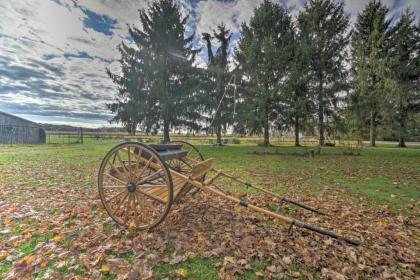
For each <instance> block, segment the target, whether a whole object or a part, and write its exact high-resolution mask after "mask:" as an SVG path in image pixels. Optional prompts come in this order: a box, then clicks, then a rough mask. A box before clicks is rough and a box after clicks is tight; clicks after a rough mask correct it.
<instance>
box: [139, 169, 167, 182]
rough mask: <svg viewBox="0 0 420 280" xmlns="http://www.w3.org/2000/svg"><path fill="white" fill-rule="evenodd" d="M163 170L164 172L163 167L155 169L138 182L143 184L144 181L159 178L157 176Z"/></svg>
mask: <svg viewBox="0 0 420 280" xmlns="http://www.w3.org/2000/svg"><path fill="white" fill-rule="evenodd" d="M161 172H162V169H159V170H158V171H155V172H154V173H152V174H151V175H148V176H146V177H144V178H143V179H142V180H141V181H140V182H139V183H138V184H139V185H141V184H143V183H145V182H147V181H149V180H151V179H154V180H156V179H158V178H159V177H158V178H155V177H156V175H159V174H160V173H161Z"/></svg>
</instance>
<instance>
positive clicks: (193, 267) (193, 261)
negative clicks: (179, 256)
mask: <svg viewBox="0 0 420 280" xmlns="http://www.w3.org/2000/svg"><path fill="white" fill-rule="evenodd" d="M217 261H219V259H217V258H208V259H200V258H190V259H188V260H186V261H185V262H181V263H178V264H176V265H171V264H160V265H158V266H157V267H155V269H154V270H155V272H157V273H159V279H161V278H168V279H177V278H179V277H177V276H176V273H175V271H176V270H177V269H185V270H186V275H185V279H189V278H190V279H197V280H198V279H207V280H218V279H220V278H219V271H218V270H217V268H215V267H214V264H215V263H216V262H217Z"/></svg>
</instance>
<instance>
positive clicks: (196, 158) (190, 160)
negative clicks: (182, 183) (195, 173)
mask: <svg viewBox="0 0 420 280" xmlns="http://www.w3.org/2000/svg"><path fill="white" fill-rule="evenodd" d="M171 143H172V144H179V145H182V149H183V150H185V151H187V155H186V156H185V157H182V158H178V159H172V160H170V161H169V162H168V165H169V166H170V167H171V168H172V169H173V170H175V171H177V172H180V173H184V174H188V173H191V171H192V167H193V166H194V165H195V164H197V163H198V162H201V161H203V160H204V157H203V155H202V154H201V153H200V151H199V150H198V149H197V148H196V147H195V146H194V145H192V144H190V143H188V142H185V141H173V142H171ZM203 179H204V177H203Z"/></svg>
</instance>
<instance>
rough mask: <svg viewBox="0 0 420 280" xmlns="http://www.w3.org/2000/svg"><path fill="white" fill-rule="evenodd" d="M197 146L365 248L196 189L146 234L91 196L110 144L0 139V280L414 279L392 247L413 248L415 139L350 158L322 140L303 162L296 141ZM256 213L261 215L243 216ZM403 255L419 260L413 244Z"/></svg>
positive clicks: (419, 192) (417, 195) (417, 176)
mask: <svg viewBox="0 0 420 280" xmlns="http://www.w3.org/2000/svg"><path fill="white" fill-rule="evenodd" d="M196 143H197V145H198V148H199V149H200V150H201V151H202V153H203V154H204V157H205V158H208V157H213V158H215V165H216V167H217V168H222V169H224V170H226V171H228V172H230V173H231V174H233V175H236V176H241V177H243V178H244V179H246V180H247V181H250V182H253V183H255V184H258V185H261V186H263V187H265V188H268V189H270V190H272V191H274V192H277V193H279V194H282V195H285V196H287V197H291V198H294V199H296V200H299V201H304V202H306V203H308V204H311V205H314V206H316V207H319V208H323V209H325V210H326V211H328V212H330V213H332V215H333V217H331V219H330V220H328V221H327V220H325V219H320V218H317V217H314V216H313V215H312V214H305V213H303V212H302V211H300V210H296V209H294V208H291V207H286V208H285V209H280V211H283V213H290V214H292V215H297V217H298V218H302V219H304V220H306V221H310V222H313V223H315V224H320V225H322V226H324V227H330V228H331V229H337V231H338V232H340V233H343V234H347V235H348V234H353V236H354V237H356V238H358V239H363V240H362V241H364V243H365V244H366V245H365V246H362V248H361V249H353V248H350V247H348V246H347V245H343V244H341V243H338V242H334V243H331V242H330V241H329V239H328V238H324V237H320V236H318V235H316V234H313V233H309V234H308V233H307V232H303V231H302V230H299V229H296V230H295V231H296V233H295V236H294V237H292V238H288V237H287V226H284V225H277V223H275V222H273V221H272V220H270V219H267V218H264V217H261V216H260V215H257V214H255V213H249V211H246V210H243V209H237V207H235V206H233V205H230V204H229V203H226V202H223V201H218V200H212V198H211V197H209V196H208V195H206V194H201V193H200V194H199V195H198V196H197V197H193V198H191V197H186V198H185V199H183V200H182V201H181V202H183V203H181V204H179V205H176V206H175V207H174V211H173V213H172V214H171V215H169V216H168V222H167V223H164V224H163V225H162V226H160V227H158V229H157V230H156V231H154V232H153V233H136V234H134V235H133V233H130V232H127V231H125V230H123V229H121V228H119V227H117V226H116V225H115V224H114V223H113V222H112V220H110V219H109V218H108V216H107V215H106V213H105V211H104V210H103V208H102V205H101V203H100V201H99V199H98V195H97V192H96V176H97V169H98V167H99V164H100V162H101V160H102V158H103V156H104V155H105V153H106V152H107V151H108V150H109V149H110V148H111V147H112V146H113V145H115V143H112V142H109V141H99V142H95V141H92V142H89V143H87V144H83V145H78V144H74V145H72V144H70V145H61V144H58V145H39V146H37V145H32V146H29V145H15V146H12V147H9V146H5V145H4V146H0V278H5V277H6V276H11V275H12V274H13V273H14V274H15V275H26V276H27V275H31V276H32V278H35V279H43V278H51V279H53V278H58V277H62V276H63V277H69V278H71V277H79V279H83V277H85V278H101V279H114V278H116V277H117V276H118V275H131V276H133V275H134V276H133V277H135V276H136V277H144V278H147V277H150V278H165V277H168V278H169V279H175V278H186V279H219V278H221V277H222V278H226V279H228V278H229V277H231V276H232V275H233V276H232V277H234V278H235V279H263V278H270V277H271V278H274V279H291V278H292V277H294V278H301V279H305V278H308V277H315V278H327V277H329V276H331V275H332V276H331V277H332V278H334V276H337V275H338V274H339V275H346V276H347V277H350V278H352V276H357V278H366V279H368V278H370V277H379V278H381V277H383V276H384V275H385V273H388V274H389V275H391V276H392V275H394V274H395V275H397V276H399V277H402V278H411V277H414V274H413V273H414V272H413V271H414V270H415V268H413V267H412V266H413V265H414V266H415V262H414V260H413V262H410V259H411V258H412V257H413V256H412V255H407V254H409V253H407V252H405V253H403V251H406V250H405V249H407V248H403V247H404V246H414V248H415V246H418V244H419V227H418V225H419V223H418V222H419V201H420V147H418V146H411V147H410V148H405V149H400V148H392V147H389V146H383V147H377V148H364V149H363V151H362V154H361V156H346V155H343V153H342V150H341V148H340V147H328V148H323V149H322V151H321V154H320V155H315V157H314V158H310V157H308V156H305V154H304V153H305V148H295V147H287V146H279V147H273V148H262V147H257V146H256V145H255V144H252V143H248V144H241V145H233V144H231V145H228V146H225V147H220V148H215V147H210V146H209V145H206V144H203V143H202V142H201V143H200V142H196ZM255 151H257V152H258V153H261V154H255V153H254V152H255ZM263 152H264V153H263ZM270 153H272V154H270ZM223 183H224V186H225V187H226V189H227V190H229V191H230V192H232V193H233V194H236V193H239V192H248V193H249V194H250V195H251V196H252V198H253V199H254V200H255V201H257V202H259V203H260V204H262V205H264V206H267V207H271V206H269V204H270V201H269V200H268V199H267V198H266V197H264V196H259V194H257V193H255V192H251V191H249V190H247V189H246V188H243V187H240V186H238V185H234V184H231V183H229V182H228V181H223ZM221 209H223V211H222V210H221ZM270 209H273V208H270ZM224 211H226V212H229V211H230V212H233V214H229V213H225V212H224ZM232 215H233V216H232ZM255 219H260V220H261V221H260V222H257V223H256V224H253V223H251V221H253V220H255ZM203 221H205V223H203ZM242 228H243V230H242ZM352 229H354V232H352ZM238 231H240V232H238ZM247 238H252V243H253V244H256V245H253V247H252V246H251V247H252V248H248V249H249V250H248V249H246V250H245V249H244V248H245V247H246V246H247V245H246V244H242V243H241V242H243V241H244V240H245V239H247ZM376 238H377V240H375V239H376ZM250 240H251V239H250ZM314 242H315V243H314ZM273 243H274V245H273ZM258 244H259V245H258ZM381 244H382V245H383V246H382V245H381ZM384 244H385V245H384ZM416 244H417V245H416ZM280 245H281V246H280ZM379 245H381V246H382V247H383V248H387V249H386V250H389V251H392V252H393V254H395V256H394V255H393V258H394V259H388V258H389V256H382V254H387V253H386V252H388V251H381V250H380V249H378V248H377V247H378V246H379ZM270 246H274V247H273V248H275V249H274V251H271V252H270ZM386 246H389V247H386ZM379 247H380V246H379ZM299 248H301V250H299ZM395 248H398V249H395ZM417 248H418V247H417ZM412 249H413V248H412ZM311 250H312V251H311ZM384 250H385V249H384ZM398 250H401V251H402V253H401V254H402V255H399V253H398V252H397V251H398ZM414 251H416V250H415V249H414ZM417 251H419V250H417ZM335 254H341V255H346V257H345V258H344V257H343V259H340V258H342V257H341V255H338V256H335ZM375 254H376V255H375ZM414 255H415V257H417V260H418V259H419V255H418V252H414ZM315 256H317V257H315ZM381 257H382V258H383V259H382V260H381ZM334 260H336V261H335V262H334ZM337 260H339V261H338V262H341V264H340V263H337ZM394 263H395V265H394ZM342 264H345V265H342ZM133 268H135V269H134V271H133ZM339 268H340V269H339ZM127 273H128V274H127ZM136 273H137V274H136ZM337 273H338V274H337ZM140 274H141V276H139V275H140ZM385 276H386V275H385ZM18 278H19V277H18Z"/></svg>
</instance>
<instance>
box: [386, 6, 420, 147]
mask: <svg viewBox="0 0 420 280" xmlns="http://www.w3.org/2000/svg"><path fill="white" fill-rule="evenodd" d="M419 35H420V33H419V29H418V27H417V26H416V25H415V17H414V14H413V13H412V12H411V11H410V10H408V9H407V10H405V11H404V12H403V13H402V14H401V17H400V19H399V21H398V22H397V24H396V25H395V27H394V28H393V30H392V37H391V58H392V61H391V71H390V73H391V75H392V80H393V81H394V82H395V83H394V90H393V91H392V94H391V98H390V103H391V106H392V107H391V113H392V116H393V120H395V121H396V123H397V131H398V137H399V143H398V146H399V147H405V146H406V145H405V138H406V135H407V125H408V123H407V122H408V121H409V120H410V119H412V120H413V121H414V122H415V119H413V118H412V117H413V113H416V112H419V111H420V110H419V109H420V108H419V105H420V90H419V78H420V57H419V53H420V36H419Z"/></svg>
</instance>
